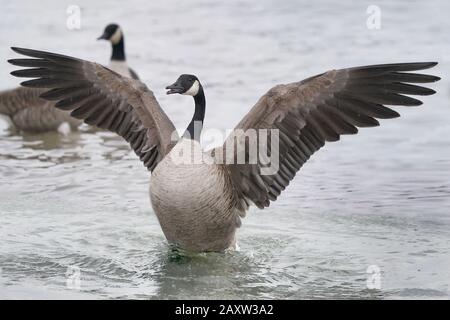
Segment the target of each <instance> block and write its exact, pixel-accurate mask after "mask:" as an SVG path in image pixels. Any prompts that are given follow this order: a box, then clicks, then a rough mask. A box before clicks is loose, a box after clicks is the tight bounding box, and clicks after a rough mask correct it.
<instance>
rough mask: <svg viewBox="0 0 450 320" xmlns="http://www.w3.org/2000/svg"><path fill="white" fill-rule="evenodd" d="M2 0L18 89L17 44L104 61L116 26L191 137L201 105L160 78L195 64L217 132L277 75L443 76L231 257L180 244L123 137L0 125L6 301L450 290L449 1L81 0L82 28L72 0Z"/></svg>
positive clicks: (340, 148) (246, 237) (304, 177)
mask: <svg viewBox="0 0 450 320" xmlns="http://www.w3.org/2000/svg"><path fill="white" fill-rule="evenodd" d="M0 4H1V7H2V10H1V12H0V30H2V31H1V34H0V70H1V74H0V83H1V87H0V89H5V88H9V87H14V86H17V85H18V83H19V82H18V79H15V78H13V77H12V76H9V74H8V73H9V72H10V71H12V70H13V67H11V66H9V65H8V64H7V63H6V59H9V58H13V57H16V55H15V54H13V53H12V52H11V51H10V50H9V49H8V48H9V47H10V46H12V45H15V46H24V47H32V48H37V49H43V50H48V51H56V52H60V53H64V54H70V55H74V56H77V57H80V58H84V59H89V60H94V61H98V62H101V63H107V61H108V57H109V55H110V48H109V45H108V44H107V43H97V42H96V41H95V38H96V37H97V36H99V35H100V34H101V32H102V29H103V27H104V26H105V25H106V24H107V23H109V22H113V21H116V22H119V23H120V24H121V25H122V26H123V29H124V31H125V35H126V49H127V57H128V61H129V64H130V65H131V66H132V67H133V68H134V69H135V70H136V71H137V72H138V73H139V74H140V76H141V78H142V79H143V81H145V82H146V83H147V84H148V86H149V87H150V88H151V89H152V90H153V91H154V92H155V95H156V97H157V98H158V100H159V101H160V103H161V105H162V106H163V108H164V109H165V110H166V112H167V113H168V115H169V116H170V117H171V119H173V121H174V123H175V124H176V126H177V127H178V128H180V130H183V129H184V128H185V126H186V125H187V123H188V121H189V120H190V118H191V116H192V112H193V106H192V101H191V99H188V98H187V97H183V96H176V97H175V96H170V97H167V96H166V95H165V91H164V87H165V86H166V85H168V84H170V83H172V82H173V81H174V80H175V79H176V78H177V77H178V75H179V74H181V73H194V74H196V75H197V76H198V77H199V78H200V80H201V81H202V82H203V84H204V86H205V91H206V95H207V103H208V106H207V116H206V120H205V126H206V127H209V128H220V129H228V128H233V127H234V125H235V124H236V123H237V122H238V121H239V120H240V119H241V118H242V116H244V115H245V113H246V112H247V111H248V110H249V109H250V107H251V106H252V105H253V104H254V103H255V102H256V101H257V99H258V98H259V97H260V96H261V95H262V94H264V93H265V92H266V91H267V90H268V89H269V88H271V87H272V86H274V85H275V84H278V83H288V82H292V81H298V80H301V79H303V78H306V77H308V76H311V75H314V74H317V73H321V72H323V71H326V70H328V69H331V68H341V67H349V66H356V65H365V64H377V63H389V62H407V61H428V60H430V61H438V62H440V64H439V65H438V66H437V67H436V68H434V69H432V70H430V71H428V72H429V73H431V74H435V75H438V76H440V77H442V80H441V81H440V82H438V83H436V84H432V85H431V87H432V88H433V89H435V90H436V91H437V92H438V93H437V94H436V95H434V96H431V97H424V98H423V101H424V105H423V106H421V107H418V108H407V107H403V108H396V110H397V111H399V112H400V113H401V114H402V118H400V119H395V120H388V121H384V122H383V123H382V126H381V127H379V128H373V129H362V130H361V131H360V133H359V134H358V135H357V136H346V137H343V138H342V140H341V141H340V142H338V143H333V144H329V145H327V146H325V147H324V148H323V149H322V150H321V151H319V152H318V153H317V154H316V155H314V156H313V157H312V158H311V160H310V161H309V162H308V163H307V164H306V165H305V166H304V167H303V168H302V170H301V171H300V172H299V173H298V175H297V177H296V179H295V180H294V181H293V183H292V184H291V185H290V186H289V187H288V189H287V190H286V191H284V192H283V194H282V196H281V197H280V199H279V200H278V201H277V202H276V203H273V204H272V206H271V207H270V208H268V209H266V210H263V211H261V210H257V209H252V210H250V212H249V213H248V214H247V217H246V218H245V219H244V220H243V226H242V228H241V229H240V230H239V233H238V241H239V246H240V250H239V251H238V252H227V253H221V254H219V253H217V254H200V255H188V256H179V255H175V254H173V253H172V252H171V251H170V248H169V247H168V245H167V244H166V241H165V238H164V236H163V234H162V231H161V229H160V227H159V225H158V222H157V219H156V217H155V215H154V213H153V212H152V209H151V207H150V202H149V197H148V185H149V173H148V172H147V171H146V170H145V169H144V167H143V166H142V164H141V163H140V162H139V160H138V159H137V157H136V156H135V155H134V153H133V152H132V151H130V149H129V147H128V146H127V144H126V143H124V142H123V141H122V140H121V139H120V138H118V137H116V136H115V135H114V134H111V133H108V132H101V131H92V130H87V129H86V128H84V129H83V130H81V131H80V132H75V133H72V134H70V135H68V136H66V137H65V136H62V135H59V134H56V133H55V134H45V135H22V134H19V133H17V132H14V131H12V130H10V129H8V124H7V123H6V122H4V121H0V268H1V269H0V270H1V272H0V298H57V299H60V298H94V299H103V298H151V299H160V298H162V299H167V298H169V299H171V298H174V299H181V298H199V299H205V298H223V299H228V298H237V299H240V298H245V299H247V298H283V299H294V298H306V299H310V298H338V299H345V298H372V299H378V298H381V299H383V298H384V299H386V298H387V299H390V298H399V299H408V298H427V299H448V298H449V296H450V148H449V147H450V124H449V123H450V109H449V101H450V97H449V92H450V83H449V80H448V77H447V74H448V70H450V55H449V52H450V32H449V30H450V20H449V19H448V12H449V11H450V2H448V1H444V0H442V1H407V2H406V1H378V2H377V5H378V6H379V7H380V9H381V18H382V20H381V29H379V30H370V29H368V28H367V26H366V19H367V17H368V15H367V13H366V9H367V7H368V6H369V5H371V4H373V3H372V2H369V1H359V2H358V4H356V3H354V1H351V2H350V1H349V2H347V3H346V2H344V3H341V2H336V3H335V2H332V1H320V2H318V1H315V2H311V1H305V2H301V1H293V0H289V1H282V2H281V1H275V0H273V1H269V0H261V1H258V2H254V1H249V2H246V1H222V2H217V1H214V2H213V1H202V0H195V1H175V0H169V1H167V0H165V1H144V0H138V1H129V2H127V4H126V5H125V4H124V2H123V1H116V2H106V1H95V2H94V1H84V0H83V1H81V0H79V1H77V4H78V5H80V6H81V8H82V16H81V17H82V29H81V30H77V31H70V30H68V29H67V28H66V22H65V21H66V17H67V14H66V8H67V6H68V5H70V4H73V1H66V0H64V1H50V0H42V1H39V2H36V1H34V2H32V1H23V0H21V1H5V0H0ZM370 266H372V267H370ZM368 268H369V269H370V268H375V270H380V274H379V278H377V279H380V281H381V282H380V283H379V286H376V287H377V288H378V289H376V288H375V289H373V287H371V286H370V285H369V287H368V286H367V280H368V279H371V275H370V274H369V273H367V270H368ZM73 270H79V271H80V273H79V275H80V277H79V279H80V282H79V283H78V282H71V280H73V279H74V278H73V277H72V276H71V274H72V271H73ZM374 276H377V275H376V274H375V275H374ZM74 284H75V285H74ZM78 284H79V286H78ZM370 288H372V289H370Z"/></svg>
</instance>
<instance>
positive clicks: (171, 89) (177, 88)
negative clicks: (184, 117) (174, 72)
mask: <svg viewBox="0 0 450 320" xmlns="http://www.w3.org/2000/svg"><path fill="white" fill-rule="evenodd" d="M166 90H169V91H167V94H174V93H183V92H184V88H183V87H182V86H181V85H179V84H178V83H177V82H175V83H174V84H171V85H170V86H167V87H166Z"/></svg>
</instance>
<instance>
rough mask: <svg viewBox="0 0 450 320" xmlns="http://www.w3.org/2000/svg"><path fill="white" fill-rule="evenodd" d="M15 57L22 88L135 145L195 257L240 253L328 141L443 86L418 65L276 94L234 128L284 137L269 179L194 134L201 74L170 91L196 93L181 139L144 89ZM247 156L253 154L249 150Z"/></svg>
mask: <svg viewBox="0 0 450 320" xmlns="http://www.w3.org/2000/svg"><path fill="white" fill-rule="evenodd" d="M12 49H13V50H14V51H15V52H17V53H19V54H22V55H25V56H29V57H33V58H35V59H13V60H9V62H10V63H11V64H13V65H16V66H21V67H29V69H23V70H17V71H13V72H12V73H11V74H12V75H14V76H17V77H28V78H33V79H32V80H28V81H25V82H22V85H24V86H27V87H39V88H48V89H51V90H50V91H48V92H46V93H44V94H43V95H42V96H43V97H44V98H46V99H49V100H56V101H58V102H57V103H56V107H57V108H60V109H62V110H71V111H72V113H71V114H72V116H74V117H76V118H78V119H83V120H84V121H85V122H86V123H88V124H91V125H96V126H98V127H100V128H105V129H109V130H111V131H113V132H116V133H117V134H119V135H120V136H122V137H123V138H124V139H125V140H126V141H128V142H129V143H130V145H131V147H132V148H133V150H134V151H135V152H136V154H137V155H138V156H139V158H140V159H141V161H142V162H143V163H144V165H145V166H146V167H147V168H148V170H150V171H151V172H152V174H151V180H150V198H151V203H152V206H153V209H154V212H155V213H156V216H157V217H158V220H159V222H160V225H161V227H162V230H163V232H164V234H165V236H166V238H167V239H168V241H169V242H170V243H173V244H175V245H178V246H179V247H181V248H184V249H187V250H192V251H222V250H225V249H227V248H229V247H233V246H234V245H235V232H236V229H237V228H238V227H239V226H240V223H241V217H243V216H244V215H245V212H246V211H247V209H248V206H249V204H251V203H253V204H255V205H256V206H257V207H259V208H264V207H268V206H269V205H270V203H271V202H272V201H275V200H276V199H277V197H278V196H279V195H280V193H281V192H282V191H283V190H284V189H285V188H286V187H287V185H288V184H289V182H290V180H292V179H293V178H294V176H295V174H296V172H297V171H298V170H299V169H300V168H301V167H302V165H303V164H304V163H305V162H306V161H307V160H308V159H309V158H310V156H311V155H312V154H313V153H314V152H316V151H317V150H319V149H320V148H321V147H322V146H323V145H324V144H325V142H327V141H336V140H339V137H340V135H341V134H355V133H357V132H358V129H357V128H358V127H372V126H377V125H379V123H378V121H377V120H376V119H377V118H378V119H387V118H395V117H398V116H399V114H398V113H397V112H395V111H393V110H391V109H389V108H387V107H385V106H384V105H404V106H417V105H420V104H421V103H422V102H421V101H419V100H416V99H414V98H411V97H408V96H405V95H404V94H409V95H431V94H433V93H435V91H433V90H431V89H428V88H425V87H421V86H417V85H412V84H408V83H429V82H434V81H437V80H439V78H438V77H435V76H431V75H425V74H418V73H408V72H407V71H416V70H422V69H427V68H431V67H433V66H435V65H436V64H437V63H435V62H420V63H398V64H385V65H372V66H364V67H355V68H348V69H340V70H331V71H328V72H325V73H323V74H320V75H317V76H314V77H311V78H308V79H305V80H303V81H300V82H295V83H291V84H286V85H278V86H275V87H274V88H272V89H270V90H269V91H268V92H267V93H266V94H265V95H263V96H262V97H261V98H260V99H259V101H258V102H257V103H256V105H255V106H254V107H253V108H252V109H251V110H250V112H249V113H248V114H247V115H246V116H245V117H244V118H243V119H242V121H241V122H240V123H239V124H238V125H237V127H236V129H242V130H247V129H277V130H278V131H276V132H278V133H279V137H280V139H279V146H278V154H277V156H278V160H279V170H278V171H276V172H275V173H272V174H270V175H267V174H262V170H263V169H264V168H263V162H262V161H261V160H260V159H258V162H257V163H255V164H252V163H244V164H236V162H234V161H233V163H225V164H220V161H217V160H218V159H217V158H216V157H218V156H217V154H222V155H223V154H225V155H226V146H227V143H228V142H229V141H230V139H231V140H234V139H235V137H234V136H233V135H231V136H230V137H231V138H230V137H229V138H227V140H226V143H225V144H224V146H223V147H219V148H216V149H214V150H213V152H206V153H204V152H203V151H202V149H201V147H200V143H199V134H198V133H196V132H195V131H196V129H197V130H198V129H200V130H201V127H202V125H203V119H204V115H205V107H206V103H205V95H204V90H203V87H202V85H201V83H200V81H199V79H198V78H197V77H195V76H193V75H181V76H180V77H179V78H178V80H177V81H176V82H175V83H174V84H172V85H170V86H168V87H167V90H168V91H167V93H168V94H174V93H178V94H185V95H191V96H193V98H194V102H195V112H194V116H193V118H192V121H191V123H190V124H189V126H188V128H187V130H186V132H185V133H184V135H183V137H181V138H178V135H177V133H176V131H175V127H174V125H173V124H172V122H171V121H170V119H169V118H168V117H167V115H166V113H165V112H164V111H163V110H162V109H161V107H160V105H159V104H158V102H157V100H156V99H155V97H154V95H153V93H152V91H150V90H149V89H148V88H147V87H146V86H145V85H144V84H143V83H142V82H140V81H138V80H132V79H127V78H124V77H121V76H120V75H118V74H115V73H113V72H111V71H110V70H108V69H107V68H104V67H102V66H101V65H99V64H96V63H92V62H88V61H84V60H80V59H76V58H72V57H68V56H63V55H58V54H54V53H49V52H43V51H36V50H31V49H22V48H12ZM62 71H64V72H62ZM196 124H197V128H196ZM193 133H194V134H193ZM238 138H239V136H238ZM224 149H225V150H224ZM185 150H191V151H193V152H192V154H191V156H193V158H194V160H198V158H202V159H203V160H202V161H200V162H195V161H194V163H192V162H190V163H186V162H179V161H178V158H177V157H178V156H179V155H180V154H182V153H183V152H184V151H185ZM223 151H225V152H223ZM239 152H242V149H240V148H234V147H233V149H232V150H231V154H228V155H227V157H229V156H231V158H232V159H234V158H235V157H236V156H237V153H239ZM243 152H244V154H245V156H246V157H248V156H249V154H248V150H247V149H246V148H244V149H243ZM269 152H274V151H273V150H272V151H271V150H269ZM211 160H212V161H211ZM217 162H218V163H219V164H218V163H217Z"/></svg>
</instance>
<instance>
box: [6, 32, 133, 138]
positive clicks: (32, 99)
mask: <svg viewBox="0 0 450 320" xmlns="http://www.w3.org/2000/svg"><path fill="white" fill-rule="evenodd" d="M98 39H105V40H109V41H110V42H111V45H112V55H111V61H110V63H109V65H108V67H109V68H110V69H111V70H113V71H115V72H117V73H119V74H121V75H122V76H124V77H130V78H134V79H138V78H139V77H138V75H137V74H136V72H134V71H133V70H132V69H131V68H129V67H128V66H127V64H126V60H125V47H124V45H125V44H124V37H123V32H122V30H121V28H120V27H119V26H118V25H117V24H109V25H108V26H106V28H105V30H104V32H103V34H102V35H101V36H100V37H99V38H98ZM43 92H45V90H42V89H39V88H24V87H19V88H15V89H10V90H5V91H1V92H0V114H1V115H5V116H7V117H9V119H10V120H11V122H12V124H13V125H14V126H15V127H16V128H18V129H19V130H22V131H27V132H34V133H38V132H46V131H56V130H58V131H65V129H64V124H66V123H67V124H69V125H70V128H71V129H72V130H74V129H76V128H78V126H79V125H80V124H81V123H82V121H80V120H78V119H75V118H74V117H71V116H70V114H69V113H68V112H67V111H63V110H59V109H57V108H55V107H54V103H53V102H49V101H47V100H45V99H42V98H40V95H41V94H42V93H43ZM60 129H61V130H60Z"/></svg>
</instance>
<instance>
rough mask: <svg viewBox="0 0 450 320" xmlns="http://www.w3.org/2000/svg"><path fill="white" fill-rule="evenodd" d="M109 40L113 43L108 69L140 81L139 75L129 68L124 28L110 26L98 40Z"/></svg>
mask: <svg viewBox="0 0 450 320" xmlns="http://www.w3.org/2000/svg"><path fill="white" fill-rule="evenodd" d="M102 39H103V40H108V41H109V42H111V46H112V54H111V61H110V62H109V65H108V67H109V68H110V69H111V70H114V71H115V72H117V73H119V74H121V75H122V76H125V77H129V78H133V79H139V76H138V75H137V73H136V72H135V71H134V70H133V69H131V68H130V67H128V65H127V61H126V56H125V39H124V35H123V31H122V28H120V26H119V25H118V24H116V23H111V24H108V25H107V26H106V27H105V30H104V31H103V34H102V35H101V36H100V37H98V38H97V40H102Z"/></svg>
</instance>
